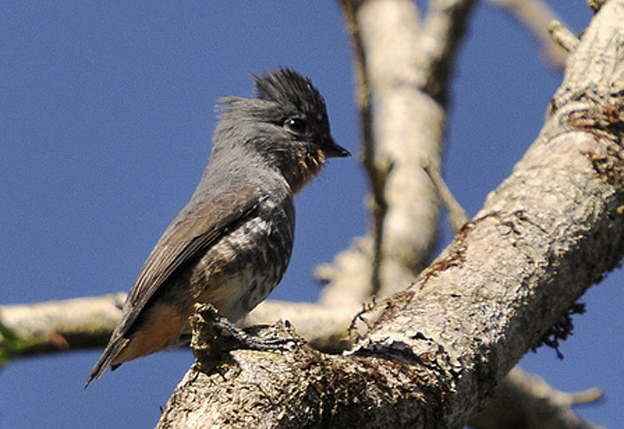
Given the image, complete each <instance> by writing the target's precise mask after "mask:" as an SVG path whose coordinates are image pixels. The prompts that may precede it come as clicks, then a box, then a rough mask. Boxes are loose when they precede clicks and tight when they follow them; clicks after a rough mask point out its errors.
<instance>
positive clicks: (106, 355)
mask: <svg viewBox="0 0 624 429" xmlns="http://www.w3.org/2000/svg"><path fill="white" fill-rule="evenodd" d="M127 343H128V338H124V337H118V338H116V339H115V340H111V341H110V342H109V343H108V345H107V346H106V349H104V352H103V353H102V355H101V356H100V358H99V359H98V361H97V362H96V363H95V365H93V368H92V369H91V372H90V373H89V377H87V382H86V383H85V385H84V388H83V390H84V389H86V388H87V387H89V384H91V382H92V381H93V380H95V379H96V378H101V377H102V375H104V372H105V371H106V368H108V367H109V366H110V367H111V370H115V369H116V368H117V367H119V366H120V365H121V364H120V363H113V361H114V360H115V359H116V358H117V356H119V354H120V352H121V351H122V350H123V349H124V348H125V346H126V344H127Z"/></svg>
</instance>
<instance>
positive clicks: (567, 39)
mask: <svg viewBox="0 0 624 429" xmlns="http://www.w3.org/2000/svg"><path fill="white" fill-rule="evenodd" d="M548 32H549V33H550V37H551V38H552V39H553V41H554V42H555V43H557V45H559V46H561V47H562V48H563V49H565V50H566V51H568V52H574V50H575V49H576V47H577V46H578V44H579V39H578V38H577V37H576V36H575V35H574V33H572V32H571V31H570V30H569V29H568V28H567V27H566V26H565V25H563V24H562V23H561V22H559V21H556V20H554V21H551V23H550V24H549V25H548Z"/></svg>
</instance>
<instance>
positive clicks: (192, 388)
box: [160, 0, 624, 428]
mask: <svg viewBox="0 0 624 429" xmlns="http://www.w3.org/2000/svg"><path fill="white" fill-rule="evenodd" d="M623 41H624V1H622V0H619V1H616V0H612V1H610V2H608V3H607V4H606V5H605V6H604V7H603V9H602V10H601V12H600V13H599V14H598V15H597V16H596V17H595V19H594V21H593V22H592V24H591V26H590V27H589V29H588V30H587V32H586V33H585V36H584V37H583V40H582V41H581V43H580V44H579V46H578V48H577V50H576V51H575V53H574V54H573V56H572V57H571V59H570V61H569V66H568V70H567V73H566V77H565V80H564V82H563V84H562V86H561V89H560V90H559V91H558V92H557V94H556V95H555V97H554V99H553V102H552V103H551V109H550V111H549V115H548V117H547V121H546V123H545V125H544V128H543V129H542V131H541V133H540V135H539V137H538V138H537V140H536V141H535V142H534V144H533V145H532V146H531V148H530V149H529V151H528V152H527V154H526V155H525V156H524V158H523V159H522V160H521V161H520V162H519V163H518V164H517V165H516V167H515V168H514V172H513V174H512V175H511V176H510V177H509V178H508V179H507V180H506V181H505V182H504V183H503V184H502V185H501V186H500V187H499V188H498V189H497V190H495V191H494V192H493V193H492V194H491V195H490V196H489V197H488V199H487V201H486V204H485V206H484V207H483V209H482V210H481V211H480V213H479V214H478V215H477V216H476V217H475V218H474V219H473V220H472V221H471V222H470V223H469V224H467V225H466V226H465V227H464V228H463V229H462V230H461V232H460V233H459V234H458V236H457V237H456V238H455V239H454V241H453V243H452V244H451V245H450V246H449V247H448V248H447V249H446V250H445V251H444V252H443V253H442V254H441V255H440V256H439V257H438V258H437V259H436V260H435V261H434V262H433V264H432V265H431V266H430V267H429V268H428V269H426V270H425V271H423V272H422V273H421V275H420V276H419V278H418V281H417V282H416V283H415V284H413V285H412V286H411V287H410V288H409V289H408V290H407V291H405V292H403V293H399V294H397V295H395V296H394V297H393V298H392V299H390V300H388V301H386V302H384V303H383V305H380V306H378V308H377V311H376V312H370V313H368V314H367V315H366V319H367V320H368V324H369V326H370V331H369V332H368V333H367V334H366V335H365V336H363V338H362V339H361V340H360V341H359V343H358V346H357V348H356V349H355V350H354V351H353V353H352V354H350V355H349V356H331V355H324V354H321V353H319V352H318V351H315V350H313V349H310V348H308V347H306V346H300V345H297V344H298V343H293V344H294V345H293V346H292V348H291V349H287V350H286V349H285V350H284V351H283V352H281V353H276V352H257V351H250V350H240V351H234V352H232V353H231V354H228V355H227V356H225V357H224V359H225V361H224V363H222V364H219V365H217V366H212V367H210V366H207V367H205V368H208V369H207V370H205V371H199V370H198V369H196V368H192V369H191V370H190V371H189V372H188V374H187V376H186V377H185V378H184V380H183V381H182V382H181V384H180V385H179V386H178V388H177V389H176V391H175V392H174V395H173V396H172V397H171V399H170V402H169V403H168V405H167V408H166V410H165V412H164V413H163V417H162V419H161V422H160V427H171V426H172V425H181V424H182V425H183V424H184V423H186V424H187V425H189V426H194V427H200V426H202V425H205V426H209V425H210V424H214V425H219V424H223V425H224V424H227V425H228V427H239V426H240V425H237V424H238V423H241V422H242V419H244V425H245V426H246V427H248V426H250V425H260V426H262V427H276V426H279V427H311V426H317V427H320V426H322V427H362V426H363V425H365V426H366V427H370V428H375V427H404V426H408V425H411V426H414V427H423V428H428V427H436V428H437V427H461V426H462V425H464V424H465V423H466V422H467V421H468V419H469V418H470V417H472V416H473V415H474V413H475V412H476V411H477V410H478V409H479V408H480V407H481V405H482V404H483V402H484V401H485V400H486V399H487V398H488V397H489V396H490V395H491V394H492V392H493V391H494V389H495V387H496V385H497V384H498V382H499V381H500V380H501V379H502V378H503V377H504V376H505V374H507V372H508V371H509V370H510V369H511V368H512V367H513V365H514V364H515V363H516V362H517V361H518V359H520V357H521V356H522V355H523V354H524V353H525V352H526V351H527V350H529V349H530V348H531V347H533V346H534V345H536V344H538V343H539V342H540V341H541V340H542V339H543V337H544V336H545V335H547V334H548V333H549V331H550V330H551V327H552V326H553V325H556V324H557V323H558V322H559V321H560V320H562V318H563V317H564V316H566V314H567V312H568V309H569V308H570V307H572V306H573V305H574V303H575V301H576V300H577V299H578V298H579V297H580V296H581V295H582V294H583V292H584V291H585V290H586V289H587V288H588V287H590V285H591V284H592V283H594V282H596V281H598V280H599V279H600V278H601V276H602V275H603V274H604V273H605V272H607V271H609V270H611V269H612V268H614V267H615V266H616V265H617V264H618V263H619V261H620V259H621V258H622V255H623V254H624V216H622V209H621V207H622V206H624V151H623V150H622V147H621V144H622V131H623V130H624V125H623V124H624V117H622V114H621V113H620V112H622V111H624V96H623V95H622V94H624V88H623V87H622V85H624V79H623V77H624V55H622V53H621V46H622V44H623ZM597 56H600V59H601V61H596V57H597ZM568 328H569V327H568ZM196 335H198V336H201V332H197V333H196ZM264 335H269V336H272V335H282V336H285V337H291V336H293V335H294V334H293V333H292V332H289V331H288V330H287V329H284V328H282V329H281V330H280V329H278V328H273V329H272V330H271V331H269V332H268V333H264ZM234 410H236V411H234Z"/></svg>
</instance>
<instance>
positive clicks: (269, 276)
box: [190, 217, 293, 322]
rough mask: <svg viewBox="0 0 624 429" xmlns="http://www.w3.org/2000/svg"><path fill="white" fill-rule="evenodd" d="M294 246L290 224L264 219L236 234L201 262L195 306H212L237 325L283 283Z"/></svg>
mask: <svg viewBox="0 0 624 429" xmlns="http://www.w3.org/2000/svg"><path fill="white" fill-rule="evenodd" d="M292 244H293V233H292V228H291V227H290V225H289V224H288V223H286V222H276V221H275V220H274V219H273V220H271V221H269V220H265V219H263V218H261V217H257V218H255V219H253V220H250V221H248V222H246V223H245V224H244V225H243V226H242V227H240V228H238V229H236V230H234V231H232V233H230V234H229V235H227V236H226V237H225V238H223V239H222V240H221V241H220V242H219V243H218V244H216V245H215V246H214V247H213V248H212V249H211V250H210V251H208V252H207V253H206V255H205V256H204V257H202V258H201V260H200V261H199V263H198V264H197V265H196V266H195V267H194V269H193V271H192V274H191V277H190V284H191V290H192V292H193V293H192V294H193V298H194V301H195V302H206V303H210V304H212V305H213V306H214V307H216V308H217V309H218V310H219V313H220V314H221V315H223V316H225V317H227V318H228V319H230V320H231V321H234V322H235V321H237V320H239V319H241V318H242V317H244V316H245V315H246V314H247V313H249V312H250V311H251V310H252V309H253V308H254V307H255V306H256V305H258V304H259V303H260V302H261V301H263V300H264V299H265V298H266V297H267V296H268V295H269V293H271V291H272V290H273V289H274V288H275V286H277V284H278V283H279V281H280V280H281V278H282V276H283V274H284V272H285V271H286V267H287V265H288V261H289V259H290V254H291V250H292Z"/></svg>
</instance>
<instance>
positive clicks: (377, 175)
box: [340, 0, 390, 296]
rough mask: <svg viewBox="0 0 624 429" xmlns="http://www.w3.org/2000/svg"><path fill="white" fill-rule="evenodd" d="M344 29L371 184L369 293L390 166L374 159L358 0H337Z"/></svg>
mask: <svg viewBox="0 0 624 429" xmlns="http://www.w3.org/2000/svg"><path fill="white" fill-rule="evenodd" d="M340 4H341V6H342V11H343V14H344V17H345V22H346V25H347V30H348V32H349V35H350V38H351V47H352V49H353V56H354V63H355V64H354V67H355V72H356V73H355V75H356V76H355V77H356V94H357V105H358V111H359V114H360V129H361V134H362V164H363V165H364V168H365V169H366V172H367V173H368V179H369V182H370V187H371V192H372V196H371V204H370V211H371V217H372V226H371V229H372V237H373V243H374V244H373V255H372V270H371V278H370V282H371V293H370V294H371V296H372V295H376V294H377V293H379V290H380V289H381V264H382V261H383V226H384V222H385V216H386V213H387V209H388V204H387V202H386V198H385V192H384V191H385V185H386V179H387V175H388V172H389V171H390V167H389V166H388V163H386V162H380V161H379V160H378V159H377V154H376V150H375V139H374V136H373V119H372V115H371V91H372V89H371V83H370V81H369V75H368V66H367V58H366V49H365V47H364V41H363V40H362V34H361V32H360V27H359V24H358V20H357V10H358V8H359V6H360V3H359V2H358V1H354V0H341V1H340Z"/></svg>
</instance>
